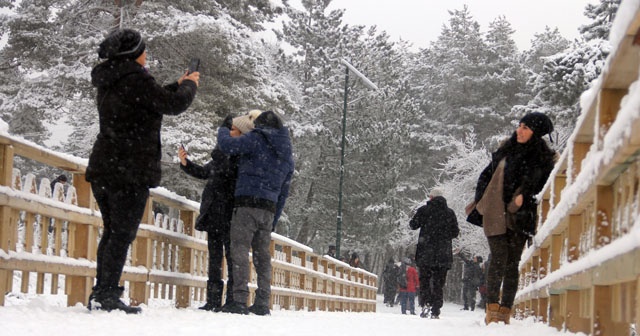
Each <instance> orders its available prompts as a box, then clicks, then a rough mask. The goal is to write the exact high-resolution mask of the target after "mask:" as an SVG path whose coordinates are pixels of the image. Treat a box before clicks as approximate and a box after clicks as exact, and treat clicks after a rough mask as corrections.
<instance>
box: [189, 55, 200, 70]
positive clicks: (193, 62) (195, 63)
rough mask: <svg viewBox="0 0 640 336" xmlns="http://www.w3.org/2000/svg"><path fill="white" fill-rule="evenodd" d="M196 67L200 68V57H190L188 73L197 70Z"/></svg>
mask: <svg viewBox="0 0 640 336" xmlns="http://www.w3.org/2000/svg"><path fill="white" fill-rule="evenodd" d="M198 68H200V59H199V58H192V59H191V62H189V73H192V72H196V71H198Z"/></svg>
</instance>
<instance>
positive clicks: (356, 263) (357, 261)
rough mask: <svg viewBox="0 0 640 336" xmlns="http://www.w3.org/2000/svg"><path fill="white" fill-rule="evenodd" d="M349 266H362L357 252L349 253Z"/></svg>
mask: <svg viewBox="0 0 640 336" xmlns="http://www.w3.org/2000/svg"><path fill="white" fill-rule="evenodd" d="M349 266H351V267H353V268H364V267H362V263H361V262H360V257H359V256H358V254H357V253H355V252H353V253H351V259H349Z"/></svg>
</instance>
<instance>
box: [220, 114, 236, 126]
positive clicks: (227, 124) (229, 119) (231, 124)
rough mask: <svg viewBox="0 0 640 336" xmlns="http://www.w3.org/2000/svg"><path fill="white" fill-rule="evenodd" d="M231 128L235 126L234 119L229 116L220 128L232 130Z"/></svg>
mask: <svg viewBox="0 0 640 336" xmlns="http://www.w3.org/2000/svg"><path fill="white" fill-rule="evenodd" d="M231 126H233V117H232V116H230V115H228V116H226V117H225V118H224V120H222V123H221V124H220V127H226V128H228V129H231Z"/></svg>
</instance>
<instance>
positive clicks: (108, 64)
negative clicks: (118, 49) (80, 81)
mask: <svg viewBox="0 0 640 336" xmlns="http://www.w3.org/2000/svg"><path fill="white" fill-rule="evenodd" d="M134 73H146V70H145V69H144V67H142V66H141V65H140V64H138V63H137V62H136V61H133V60H107V61H104V62H102V63H100V64H98V65H96V66H95V67H94V68H93V70H91V85H93V86H95V87H97V88H108V87H111V86H113V85H114V84H116V83H117V82H118V81H119V80H120V79H122V78H123V77H126V76H128V75H130V74H134Z"/></svg>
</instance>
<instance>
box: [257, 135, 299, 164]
mask: <svg viewBox="0 0 640 336" xmlns="http://www.w3.org/2000/svg"><path fill="white" fill-rule="evenodd" d="M253 131H254V132H257V133H260V134H262V135H263V136H264V138H265V139H266V140H267V145H268V146H269V148H271V149H273V150H274V151H275V152H276V155H277V156H278V158H281V159H284V160H288V159H289V158H291V157H292V155H293V148H292V146H291V140H290V139H289V129H288V128H287V127H282V128H259V127H256V128H254V129H253Z"/></svg>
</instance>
